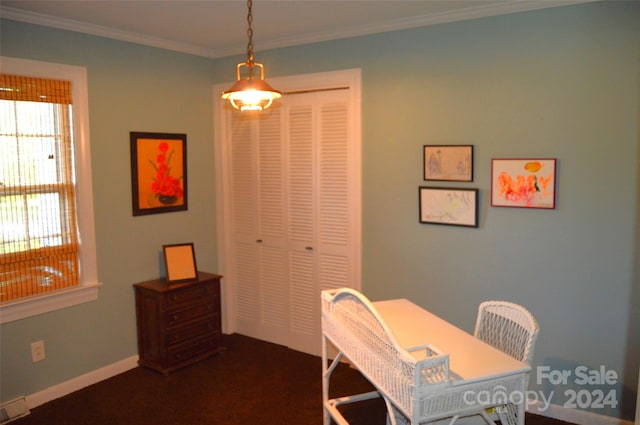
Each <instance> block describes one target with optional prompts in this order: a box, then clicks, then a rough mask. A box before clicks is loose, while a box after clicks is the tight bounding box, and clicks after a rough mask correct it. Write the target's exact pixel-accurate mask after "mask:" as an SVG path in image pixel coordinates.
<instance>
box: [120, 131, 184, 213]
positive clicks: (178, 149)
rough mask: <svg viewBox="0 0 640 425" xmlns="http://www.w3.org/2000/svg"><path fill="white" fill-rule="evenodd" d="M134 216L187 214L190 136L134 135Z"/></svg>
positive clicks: (132, 160)
mask: <svg viewBox="0 0 640 425" xmlns="http://www.w3.org/2000/svg"><path fill="white" fill-rule="evenodd" d="M130 142H131V194H132V204H133V215H134V216H137V215H145V214H157V213H165V212H173V211H185V210H187V135H186V134H168V133H139V132H131V133H130Z"/></svg>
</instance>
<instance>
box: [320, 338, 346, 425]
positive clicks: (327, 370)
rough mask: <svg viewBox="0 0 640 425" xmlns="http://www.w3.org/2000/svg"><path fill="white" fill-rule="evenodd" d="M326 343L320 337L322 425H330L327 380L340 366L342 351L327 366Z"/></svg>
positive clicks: (324, 339) (325, 339)
mask: <svg viewBox="0 0 640 425" xmlns="http://www.w3.org/2000/svg"><path fill="white" fill-rule="evenodd" d="M327 341H328V339H327V338H326V337H325V336H324V335H323V336H322V409H323V424H324V425H329V424H330V423H331V414H330V413H329V407H328V404H329V380H330V379H331V374H332V373H333V371H334V370H335V368H336V366H338V364H340V360H341V359H342V356H343V354H342V351H340V352H338V355H337V356H336V358H335V359H333V361H332V362H331V364H330V365H329V359H328V356H327V354H328V353H327V351H328V348H327Z"/></svg>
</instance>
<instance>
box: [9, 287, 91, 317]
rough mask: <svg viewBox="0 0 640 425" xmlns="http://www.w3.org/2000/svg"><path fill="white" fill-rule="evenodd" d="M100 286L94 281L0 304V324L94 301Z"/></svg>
mask: <svg viewBox="0 0 640 425" xmlns="http://www.w3.org/2000/svg"><path fill="white" fill-rule="evenodd" d="M101 286H102V283H100V282H95V283H91V284H87V285H84V286H80V287H76V288H72V289H65V290H60V291H57V292H51V293H48V294H43V295H38V296H34V297H31V298H27V299H22V300H17V301H14V302H8V303H6V304H3V305H0V324H4V323H9V322H13V321H15V320H20V319H24V318H26V317H31V316H35V315H38V314H42V313H47V312H49V311H54V310H61V309H63V308H67V307H71V306H74V305H78V304H82V303H87V302H90V301H95V300H97V299H98V292H99V289H100V287H101Z"/></svg>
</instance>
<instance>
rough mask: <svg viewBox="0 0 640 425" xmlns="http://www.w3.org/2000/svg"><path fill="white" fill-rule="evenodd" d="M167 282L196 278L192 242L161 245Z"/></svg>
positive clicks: (196, 271) (187, 280)
mask: <svg viewBox="0 0 640 425" xmlns="http://www.w3.org/2000/svg"><path fill="white" fill-rule="evenodd" d="M162 251H163V254H164V266H165V270H166V272H167V283H179V282H189V281H192V280H196V279H198V268H197V267H196V254H195V251H194V249H193V243H183V244H175V245H163V246H162Z"/></svg>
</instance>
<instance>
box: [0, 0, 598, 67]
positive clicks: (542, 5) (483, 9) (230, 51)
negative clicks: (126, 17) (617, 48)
mask: <svg viewBox="0 0 640 425" xmlns="http://www.w3.org/2000/svg"><path fill="white" fill-rule="evenodd" d="M592 1H596V0H509V1H505V2H500V3H494V4H482V2H478V4H475V5H473V6H470V7H467V8H463V9H457V10H452V11H446V12H440V13H431V14H426V15H419V16H412V17H408V18H399V19H392V20H389V21H382V22H374V23H369V24H365V25H357V26H353V27H347V28H339V29H334V30H330V31H319V32H315V33H302V34H300V33H298V34H289V35H287V36H286V37H281V38H273V39H264V38H262V39H261V40H260V50H261V51H264V50H270V49H277V48H282V47H291V46H299V45H303V44H310V43H319V42H323V41H331V40H339V39H343V38H350V37H360V36H365V35H371V34H379V33H384V32H389V31H398V30H403V29H410V28H417V27H425V26H430V25H437V24H444V23H449V22H458V21H466V20H470V19H478V18H486V17H490V16H499V15H507V14H511V13H517V12H528V11H532V10H537V9H546V8H551V7H560V6H570V5H574V4H579V3H588V2H592ZM0 15H1V16H2V17H3V18H7V19H12V20H16V21H21V22H27V23H30V24H35V25H44V26H47V27H52V28H59V29H64V30H69V31H76V32H80V33H84V34H92V35H97V36H100V37H106V38H111V39H115V40H120V41H126V42H129V43H136V44H141V45H144V46H152V47H157V48H161V49H166V50H172V51H176V52H181V53H188V54H192V55H196V56H203V57H207V58H222V57H227V56H233V55H239V54H242V53H244V52H245V51H246V48H245V45H244V44H238V45H237V46H228V47H224V48H220V49H211V48H207V47H205V46H200V45H195V44H191V43H184V42H179V41H175V40H167V39H163V38H157V37H152V36H149V35H146V34H141V33H135V32H130V31H123V30H119V29H116V28H110V27H105V26H100V25H95V24H90V23H86V22H80V21H75V20H71V19H65V18H60V17H56V16H50V15H45V14H41V13H34V12H29V11H25V10H21V9H17V8H12V7H3V6H0Z"/></svg>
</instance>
